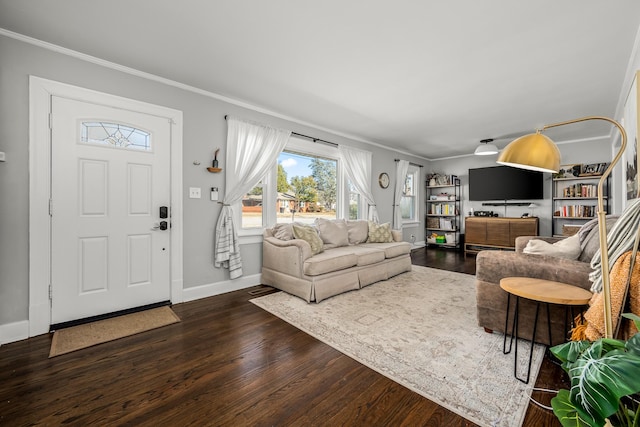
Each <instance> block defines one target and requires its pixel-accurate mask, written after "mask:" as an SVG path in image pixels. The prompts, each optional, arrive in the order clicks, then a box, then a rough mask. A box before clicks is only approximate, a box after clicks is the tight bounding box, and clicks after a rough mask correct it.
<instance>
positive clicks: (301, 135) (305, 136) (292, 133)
mask: <svg viewBox="0 0 640 427" xmlns="http://www.w3.org/2000/svg"><path fill="white" fill-rule="evenodd" d="M227 117H229V116H228V115H225V116H224V119H225V120H227ZM291 135H295V136H299V137H301V138H307V139H310V140H312V141H313V142H322V143H323V144H327V145H332V146H334V147H338V144H336V143H335V142H331V141H325V140H324V139H320V138H315V137H313V136H309V135H303V134H301V133H298V132H291ZM420 167H422V166H420Z"/></svg>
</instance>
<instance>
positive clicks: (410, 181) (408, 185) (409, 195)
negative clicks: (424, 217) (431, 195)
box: [400, 170, 418, 221]
mask: <svg viewBox="0 0 640 427" xmlns="http://www.w3.org/2000/svg"><path fill="white" fill-rule="evenodd" d="M417 182H418V172H417V171H415V170H414V171H411V170H410V172H409V173H407V177H406V179H405V181H404V188H403V196H402V199H400V211H401V213H402V219H405V220H409V221H415V220H416V219H417V217H418V209H417V197H416V191H417V188H416V183H417Z"/></svg>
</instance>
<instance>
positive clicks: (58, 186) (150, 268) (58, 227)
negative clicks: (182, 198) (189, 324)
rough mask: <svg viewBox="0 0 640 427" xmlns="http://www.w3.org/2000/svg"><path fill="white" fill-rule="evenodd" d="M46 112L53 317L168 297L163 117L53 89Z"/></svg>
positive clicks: (167, 131)
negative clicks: (65, 95) (163, 215)
mask: <svg viewBox="0 0 640 427" xmlns="http://www.w3.org/2000/svg"><path fill="white" fill-rule="evenodd" d="M51 111H52V122H51V129H52V131H51V132H52V133H51V141H52V147H51V204H50V205H51V298H52V301H51V323H52V324H56V323H61V322H66V321H70V320H76V319H82V318H85V317H91V316H95V315H100V314H105V313H110V312H114V311H119V310H123V309H128V308H132V307H137V306H142V305H147V304H151V303H156V302H161V301H168V300H170V299H171V275H170V260H171V258H170V218H168V217H167V218H161V207H166V208H167V209H166V210H167V212H168V213H170V209H169V208H170V206H169V205H170V201H171V194H170V190H171V174H170V164H171V159H170V156H171V154H170V153H171V124H170V123H169V120H168V119H167V118H166V117H164V118H163V117H157V116H153V115H149V114H144V113H140V112H135V111H130V110H126V109H121V108H112V107H109V106H104V105H97V104H93V103H90V102H84V101H78V100H72V99H67V98H63V97H58V96H53V97H52V106H51ZM167 216H169V215H167ZM161 221H166V225H167V228H166V230H162V229H161V228H160V227H159V225H160V222H161ZM163 225H164V224H163Z"/></svg>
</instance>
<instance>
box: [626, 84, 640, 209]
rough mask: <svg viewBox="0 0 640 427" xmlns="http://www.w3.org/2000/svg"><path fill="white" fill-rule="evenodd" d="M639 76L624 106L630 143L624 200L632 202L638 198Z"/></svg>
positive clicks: (627, 149) (628, 146) (627, 154)
mask: <svg viewBox="0 0 640 427" xmlns="http://www.w3.org/2000/svg"><path fill="white" fill-rule="evenodd" d="M638 76H640V71H637V72H636V77H635V79H634V80H633V84H632V85H631V90H630V91H629V95H628V96H627V101H626V102H625V104H624V119H623V123H624V128H625V130H626V131H627V138H628V141H629V143H628V144H627V148H626V150H625V151H624V154H623V162H622V164H623V165H624V167H625V171H624V175H623V176H624V177H625V180H626V187H625V193H626V197H624V198H623V200H631V199H635V198H636V197H638V127H639V126H640V114H639V113H638V99H639V98H640V88H639V87H638Z"/></svg>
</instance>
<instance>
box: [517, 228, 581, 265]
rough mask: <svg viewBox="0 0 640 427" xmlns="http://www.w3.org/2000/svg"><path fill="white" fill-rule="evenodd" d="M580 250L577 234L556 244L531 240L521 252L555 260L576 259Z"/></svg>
mask: <svg viewBox="0 0 640 427" xmlns="http://www.w3.org/2000/svg"><path fill="white" fill-rule="evenodd" d="M581 251H582V249H581V248H580V238H579V237H578V235H577V234H574V235H573V236H571V237H567V238H566V239H562V240H560V241H558V242H556V243H548V242H545V241H544V240H539V239H531V240H529V242H528V243H527V246H525V248H524V249H523V250H522V252H524V253H525V254H536V255H549V256H554V257H557V258H567V259H577V258H578V256H579V255H580V252H581Z"/></svg>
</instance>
